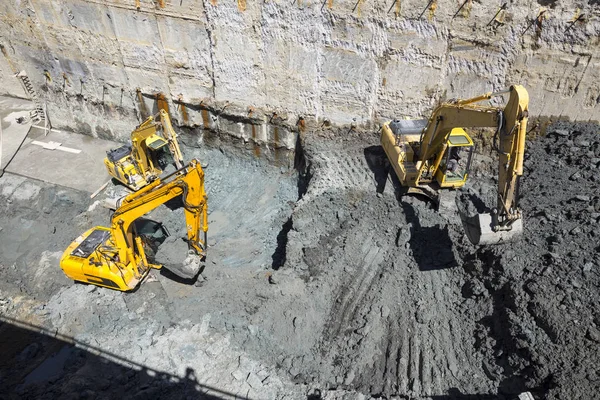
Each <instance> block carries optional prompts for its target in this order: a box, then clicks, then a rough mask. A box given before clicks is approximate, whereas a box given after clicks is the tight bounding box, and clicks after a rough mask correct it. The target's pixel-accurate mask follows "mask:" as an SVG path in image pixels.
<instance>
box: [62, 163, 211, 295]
mask: <svg viewBox="0 0 600 400" xmlns="http://www.w3.org/2000/svg"><path fill="white" fill-rule="evenodd" d="M175 197H181V199H182V201H183V205H184V212H185V220H186V229H187V242H188V246H189V250H191V253H193V254H195V255H196V256H198V257H196V259H198V258H203V257H205V255H206V244H207V241H206V240H207V231H208V217H207V200H206V192H205V190H204V171H203V170H202V167H201V166H200V163H198V161H196V160H192V161H191V162H190V164H189V165H187V166H185V167H183V168H181V169H179V170H177V171H175V172H174V173H172V174H171V175H169V176H167V177H164V178H162V179H157V180H155V181H153V182H152V183H150V184H149V185H147V186H146V187H144V188H142V189H141V190H139V191H137V192H134V193H131V194H129V195H128V196H126V197H124V198H122V199H120V200H119V201H118V202H117V208H116V210H115V212H114V214H113V216H112V220H111V226H110V228H107V227H102V226H97V227H94V228H92V229H89V230H88V231H87V232H85V233H83V234H82V235H81V236H79V237H78V238H76V239H75V240H74V241H73V242H72V243H71V245H70V246H69V247H68V248H67V249H66V250H65V251H64V253H63V256H62V257H61V260H60V266H61V268H62V269H63V271H64V272H65V274H66V275H67V276H68V277H69V278H71V279H73V280H76V281H82V282H87V283H92V284H94V285H98V286H104V287H108V288H111V289H117V290H122V291H127V290H132V289H134V288H135V287H136V286H137V285H138V284H139V282H141V280H142V279H143V278H144V277H145V276H146V275H147V274H148V272H149V271H150V268H157V269H159V268H162V265H154V264H150V263H149V262H148V259H147V258H146V254H145V251H144V246H143V244H142V238H141V237H140V236H139V235H138V234H137V232H136V228H135V224H134V222H135V221H136V220H137V219H138V218H140V217H141V216H143V215H144V214H146V213H148V212H150V211H152V210H154V209H156V208H157V207H159V206H160V205H161V204H164V203H166V202H167V201H169V200H171V199H173V198H175ZM201 231H202V233H201ZM186 255H188V254H182V260H183V258H185V256H186ZM188 256H189V255H188ZM189 257H193V256H189ZM189 257H188V258H189ZM184 267H185V266H183V267H182V268H184ZM199 267H200V266H199V263H198V268H199ZM173 268H177V267H176V266H170V268H169V269H170V270H171V271H172V272H174V273H176V274H177V275H180V276H182V277H185V278H189V275H193V274H192V273H193V272H194V271H193V267H185V270H181V271H178V270H177V269H176V270H173ZM196 272H197V271H196ZM184 275H185V276H184Z"/></svg>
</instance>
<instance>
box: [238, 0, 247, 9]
mask: <svg viewBox="0 0 600 400" xmlns="http://www.w3.org/2000/svg"><path fill="white" fill-rule="evenodd" d="M237 4H238V10H240V11H242V12H244V11H246V0H238V2H237Z"/></svg>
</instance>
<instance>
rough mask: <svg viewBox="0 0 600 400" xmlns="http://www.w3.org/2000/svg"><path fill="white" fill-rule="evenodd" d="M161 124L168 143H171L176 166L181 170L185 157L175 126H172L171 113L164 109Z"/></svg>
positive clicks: (161, 112) (161, 111)
mask: <svg viewBox="0 0 600 400" xmlns="http://www.w3.org/2000/svg"><path fill="white" fill-rule="evenodd" d="M160 123H161V124H162V127H163V135H164V137H165V139H167V142H169V149H170V150H171V154H172V155H173V159H174V160H175V165H176V166H177V169H180V168H181V167H183V155H182V154H181V149H180V148H179V142H178V141H177V133H175V130H174V129H173V125H172V124H171V117H169V113H168V112H166V111H165V110H164V109H162V108H161V109H160Z"/></svg>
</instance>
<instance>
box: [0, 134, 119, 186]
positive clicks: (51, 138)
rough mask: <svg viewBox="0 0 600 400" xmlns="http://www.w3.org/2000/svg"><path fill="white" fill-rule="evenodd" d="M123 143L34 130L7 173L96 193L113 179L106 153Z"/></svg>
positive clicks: (79, 135) (7, 169)
mask: <svg viewBox="0 0 600 400" xmlns="http://www.w3.org/2000/svg"><path fill="white" fill-rule="evenodd" d="M119 145H120V144H119V143H116V142H111V141H108V140H102V139H95V138H92V137H90V136H85V135H81V134H77V133H68V132H61V131H58V130H55V129H52V130H51V131H50V132H49V133H48V135H46V136H44V131H43V129H38V128H35V127H33V128H32V129H31V131H30V133H29V135H28V136H27V138H26V139H25V142H24V143H23V144H22V146H21V148H20V150H19V151H18V152H17V154H16V155H15V156H14V158H13V160H12V161H11V163H10V164H9V165H8V167H7V168H6V172H10V173H13V174H16V175H22V176H26V177H29V178H34V179H38V180H41V181H44V182H48V183H53V184H56V185H61V186H65V187H69V188H72V189H76V190H81V191H85V192H89V193H93V192H94V191H96V190H97V189H98V188H99V187H100V186H102V185H103V184H104V183H105V182H106V181H107V180H108V179H109V178H110V176H109V175H108V172H107V171H106V168H105V166H104V161H103V160H104V157H105V156H106V151H107V150H110V149H111V148H115V147H118V146H119Z"/></svg>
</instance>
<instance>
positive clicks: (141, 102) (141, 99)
mask: <svg viewBox="0 0 600 400" xmlns="http://www.w3.org/2000/svg"><path fill="white" fill-rule="evenodd" d="M136 93H137V99H138V106H139V108H140V114H141V116H142V119H146V118H148V117H149V116H150V113H149V112H148V108H147V107H146V102H145V101H144V95H143V94H142V91H141V90H140V89H137V90H136Z"/></svg>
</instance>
